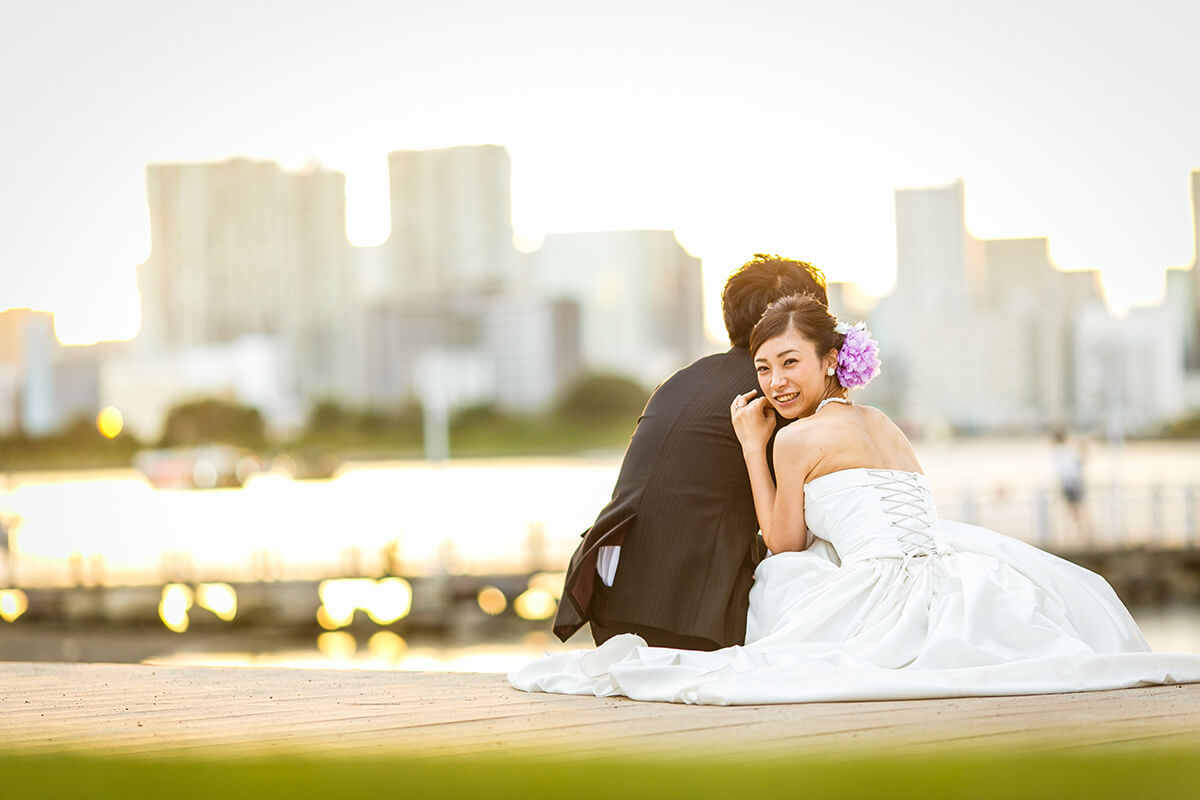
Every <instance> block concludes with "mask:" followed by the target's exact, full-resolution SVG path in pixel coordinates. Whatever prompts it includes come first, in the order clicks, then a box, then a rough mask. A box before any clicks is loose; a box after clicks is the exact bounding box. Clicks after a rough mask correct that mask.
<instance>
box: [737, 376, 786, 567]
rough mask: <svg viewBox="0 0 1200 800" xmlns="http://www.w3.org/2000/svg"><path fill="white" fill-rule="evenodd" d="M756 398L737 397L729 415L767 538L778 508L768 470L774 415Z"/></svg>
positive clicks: (744, 395) (765, 402) (760, 524)
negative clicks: (776, 507) (768, 453)
mask: <svg viewBox="0 0 1200 800" xmlns="http://www.w3.org/2000/svg"><path fill="white" fill-rule="evenodd" d="M756 394H758V392H757V391H753V392H746V393H745V394H741V395H738V396H737V397H735V398H734V399H733V404H732V405H731V406H730V407H729V415H730V419H731V420H732V421H733V432H734V433H736V434H737V438H738V441H739V442H741V444H742V457H743V458H744V459H745V460H746V472H747V473H748V474H749V476H750V490H751V491H752V492H753V494H754V514H755V516H757V517H758V527H759V530H761V531H762V532H763V535H764V537H765V536H766V533H767V531H768V530H769V529H770V527H771V514H772V509H773V507H774V504H775V482H774V481H773V480H772V479H771V471H770V470H769V469H768V468H767V442H768V441H770V439H771V432H772V431H774V430H775V411H774V409H772V408H771V406H770V405H768V404H767V399H766V398H765V397H758V398H756V399H754V400H751V399H750V398H751V397H754V395H756ZM769 546H770V545H769V544H768V547H769Z"/></svg>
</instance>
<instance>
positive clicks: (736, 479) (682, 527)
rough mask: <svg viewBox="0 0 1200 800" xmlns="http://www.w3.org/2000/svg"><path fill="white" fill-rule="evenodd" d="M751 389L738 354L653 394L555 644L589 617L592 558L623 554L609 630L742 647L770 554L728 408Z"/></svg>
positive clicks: (573, 580)
mask: <svg viewBox="0 0 1200 800" xmlns="http://www.w3.org/2000/svg"><path fill="white" fill-rule="evenodd" d="M756 388H758V385H757V381H756V378H755V374H754V365H753V362H752V360H751V358H750V353H749V351H747V350H746V349H745V348H741V347H734V348H732V349H730V350H729V351H728V352H725V353H720V354H716V355H711V356H707V357H705V358H702V359H700V360H699V361H696V362H695V363H693V364H691V365H689V366H687V367H684V368H683V369H681V370H680V371H679V372H676V373H675V374H674V375H672V376H671V377H670V378H669V379H667V381H666V382H665V383H663V384H662V385H661V386H659V387H658V389H656V390H655V392H654V394H653V395H651V397H650V400H649V401H648V402H647V403H646V408H645V410H644V411H643V412H642V416H641V418H640V419H639V420H638V424H637V428H636V430H635V431H634V433H633V437H632V438H631V439H630V441H629V447H628V449H627V450H626V451H625V458H624V461H623V462H622V464H621V472H620V475H619V476H618V478H617V485H616V488H615V489H614V490H613V496H612V500H611V502H609V504H608V505H607V506H606V507H605V508H604V510H603V511H601V512H600V515H599V516H598V517H597V518H596V521H595V522H594V523H593V524H592V527H591V528H589V529H588V530H587V531H585V532H584V534H583V541H582V542H581V543H580V545H579V548H578V549H577V550H576V551H575V555H574V556H573V557H572V558H571V564H570V566H569V568H568V570H567V575H566V581H565V584H564V587H563V598H562V602H561V603H560V604H559V609H558V614H557V616H556V617H555V620H554V632H555V633H556V634H557V635H558V637H559V638H560V639H563V640H566V639H567V637H569V636H570V635H571V634H573V633H574V632H575V631H577V630H579V628H580V627H581V626H582V625H583V623H584V622H585V621H587V620H588V618H589V605H590V603H591V599H592V594H593V591H594V587H595V585H596V581H598V580H599V579H600V578H599V576H598V575H597V574H596V556H597V551H598V548H600V547H602V546H604V545H613V544H619V545H620V546H621V559H620V563H619V566H618V568H617V574H616V578H615V580H614V581H613V586H612V588H611V589H609V591H608V593H607V598H606V607H605V610H604V617H605V621H620V622H623V623H627V624H630V625H632V626H634V629H636V626H637V625H645V626H650V627H653V628H657V629H659V630H664V631H670V632H672V633H675V634H679V635H681V636H692V637H699V638H703V639H708V640H710V641H713V642H716V643H718V644H720V645H721V646H728V645H733V644H741V643H742V642H743V640H744V639H745V636H746V611H747V608H748V607H749V593H750V585H751V583H752V582H753V579H754V567H755V566H756V565H757V564H758V562H759V561H760V560H762V558H763V556H764V555H765V554H766V551H765V548H764V547H763V545H762V539H761V537H760V536H758V535H757V534H758V520H757V518H756V517H755V514H754V498H753V496H752V495H751V493H750V479H749V477H748V476H747V473H746V465H745V461H744V459H743V457H742V448H741V445H740V444H739V443H738V440H737V436H735V435H734V432H733V425H732V424H731V423H730V421H729V406H730V404H731V403H732V402H733V398H734V395H737V394H740V393H743V392H748V391H750V390H751V389H756Z"/></svg>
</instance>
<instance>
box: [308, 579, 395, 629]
mask: <svg viewBox="0 0 1200 800" xmlns="http://www.w3.org/2000/svg"><path fill="white" fill-rule="evenodd" d="M317 594H318V595H319V596H320V598H321V606H320V608H318V609H317V623H318V624H319V625H320V626H321V627H322V628H325V629H326V630H329V631H332V630H337V629H338V628H344V627H346V626H348V625H349V624H350V623H352V622H353V621H354V612H355V611H358V610H359V609H361V610H363V611H365V612H366V613H367V616H368V617H370V618H371V621H372V622H374V623H375V624H377V625H390V624H392V623H393V622H395V621H397V620H399V619H403V618H404V617H406V616H408V612H409V611H411V610H412V585H411V584H410V583H409V582H408V581H406V580H404V579H403V578H381V579H379V580H377V581H376V580H372V579H371V578H332V579H330V580H324V581H321V583H320V585H319V586H318V587H317Z"/></svg>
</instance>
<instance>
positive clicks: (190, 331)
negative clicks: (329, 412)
mask: <svg viewBox="0 0 1200 800" xmlns="http://www.w3.org/2000/svg"><path fill="white" fill-rule="evenodd" d="M146 179H147V198H148V201H149V206H150V231H151V253H150V257H149V258H148V259H147V261H146V262H145V263H144V264H143V265H142V266H141V269H140V270H139V276H138V279H139V288H140V291H141V295H142V320H143V322H142V333H141V335H140V336H139V339H140V340H141V341H142V343H143V344H144V345H145V346H146V347H147V348H149V349H150V350H151V351H163V350H175V349H181V348H197V347H206V346H211V345H224V344H228V343H231V342H234V341H236V340H237V339H239V338H242V337H246V336H267V337H272V338H276V337H277V338H279V340H280V341H281V343H282V345H283V346H284V348H285V350H286V351H287V354H288V357H290V358H292V359H294V362H295V367H296V368H295V376H296V381H297V385H296V386H294V387H292V388H293V390H294V391H296V392H298V393H299V394H300V395H301V396H303V397H338V396H342V395H344V394H345V393H346V391H347V387H348V386H350V385H351V384H352V383H353V377H354V376H352V375H350V374H348V366H347V364H346V362H345V360H344V359H343V358H342V353H343V352H344V351H345V350H346V349H347V347H348V345H347V342H346V341H345V337H347V336H350V335H352V332H353V326H352V325H351V324H350V320H351V319H352V316H353V315H352V314H351V303H352V297H353V292H354V291H355V275H354V272H353V270H352V268H351V260H350V247H349V243H348V242H347V240H346V234H345V218H346V214H345V208H346V205H345V203H346V200H345V177H344V176H343V175H342V174H341V173H338V172H332V171H328V170H324V169H320V168H317V167H311V168H306V169H304V170H302V171H300V172H287V171H284V170H283V169H282V168H281V167H280V166H279V165H278V164H275V163H273V162H260V161H249V160H245V159H235V160H232V161H226V162H222V163H216V164H160V165H151V166H149V167H148V168H147V170H146Z"/></svg>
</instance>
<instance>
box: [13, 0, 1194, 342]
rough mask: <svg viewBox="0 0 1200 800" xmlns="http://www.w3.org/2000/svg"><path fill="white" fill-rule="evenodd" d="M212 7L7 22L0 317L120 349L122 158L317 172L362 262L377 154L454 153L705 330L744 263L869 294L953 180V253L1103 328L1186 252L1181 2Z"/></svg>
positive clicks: (135, 230) (376, 207) (129, 196)
mask: <svg viewBox="0 0 1200 800" xmlns="http://www.w3.org/2000/svg"><path fill="white" fill-rule="evenodd" d="M231 9H232V7H231V8H230V9H222V8H221V7H220V4H219V3H217V4H216V5H215V6H206V7H205V9H204V11H190V10H179V9H167V8H159V7H157V6H155V5H153V4H145V3H125V4H118V5H117V6H116V7H115V8H108V9H106V10H105V11H103V12H101V11H100V10H93V9H88V8H71V9H70V11H69V15H68V16H69V18H70V19H71V20H72V21H73V22H74V23H75V24H73V25H62V24H60V23H59V22H58V21H56V20H59V19H60V17H61V14H60V12H61V9H56V7H55V6H54V4H49V5H46V6H42V5H39V6H37V7H30V8H20V9H15V10H14V11H13V14H12V17H13V23H14V24H13V25H11V26H8V27H7V28H6V31H5V32H4V33H0V42H2V43H3V45H4V46H3V47H0V66H3V67H4V69H2V70H0V87H2V88H3V89H4V90H5V92H6V96H10V97H11V98H13V101H12V104H11V105H10V111H11V113H12V114H13V115H14V119H16V120H19V121H20V122H22V123H23V124H21V125H15V126H12V127H11V128H10V129H9V130H8V131H7V132H6V144H7V145H8V146H7V147H6V148H5V149H4V150H3V151H2V152H0V167H3V168H4V170H5V174H6V175H7V176H8V180H6V182H5V184H4V186H0V212H3V213H4V214H5V217H6V219H7V220H8V221H9V224H10V226H11V230H12V233H11V234H10V235H9V236H6V237H5V240H4V241H3V242H2V243H0V286H3V287H4V290H3V294H0V308H7V307H17V306H32V307H37V308H43V309H46V310H50V311H54V312H56V319H57V320H58V321H59V334H60V336H62V337H63V338H64V339H65V340H67V341H78V342H83V341H87V340H89V339H90V338H109V337H112V338H120V337H123V336H131V335H133V333H134V332H135V330H136V328H135V326H136V322H137V316H136V315H137V306H138V299H137V295H136V290H135V284H136V268H137V265H138V264H139V263H141V262H142V261H144V260H145V258H146V256H147V255H148V250H149V236H148V220H147V219H146V197H145V186H144V177H143V174H144V166H145V165H146V164H148V163H163V162H171V163H178V162H211V161H219V160H225V159H227V158H229V157H231V156H245V157H251V158H265V159H270V160H276V161H279V162H280V163H282V164H283V165H284V166H287V167H292V168H294V167H296V166H297V165H299V164H302V163H304V162H305V161H306V160H308V159H310V158H312V157H314V156H315V157H316V158H318V159H319V160H320V161H321V162H322V163H324V164H325V165H326V166H327V167H328V168H330V169H334V170H338V171H341V172H344V174H346V176H347V234H348V237H349V239H350V241H351V242H352V243H353V244H358V245H369V244H376V243H378V242H379V241H381V240H383V239H385V238H386V236H387V234H388V227H387V216H388V213H389V209H388V207H387V180H386V174H387V170H386V159H387V154H388V153H390V152H393V151H396V150H402V149H421V148H430V147H441V146H450V145H458V144H467V143H477V142H493V143H497V144H501V145H504V146H506V147H507V148H509V150H510V151H511V152H512V154H513V170H512V181H513V201H512V202H513V207H512V208H513V222H514V228H515V231H516V234H517V237H518V239H519V240H521V241H522V242H527V243H530V244H533V243H536V242H537V241H538V240H540V238H541V237H542V236H544V235H546V234H552V233H558V232H567V231H570V232H577V231H587V230H616V229H647V228H655V229H669V230H674V231H676V232H677V233H678V237H679V240H680V241H681V243H683V245H684V246H685V247H686V248H687V249H688V250H689V251H690V252H691V253H692V254H693V255H696V256H698V257H700V258H702V259H703V261H704V265H705V315H706V321H707V323H708V328H709V330H710V332H711V333H714V334H716V335H719V333H720V326H719V323H718V324H715V325H714V321H717V320H719V316H718V315H716V314H714V309H715V308H716V304H717V303H718V302H719V299H718V294H719V286H720V284H721V283H722V282H723V280H724V277H725V276H726V275H727V274H728V272H729V271H731V270H732V269H734V268H736V266H737V265H739V264H740V263H741V262H742V261H744V260H745V259H746V258H748V257H749V255H750V254H751V253H753V252H755V251H777V252H781V253H783V254H785V255H791V256H794V257H801V258H807V259H809V260H812V261H813V262H815V263H818V264H820V265H822V266H823V267H825V269H826V271H827V273H828V274H829V277H830V278H831V279H832V280H843V281H845V280H853V281H858V282H860V283H863V284H864V286H865V288H866V289H867V290H868V291H871V292H872V293H875V294H882V293H883V292H885V291H886V290H887V289H888V288H890V284H891V282H892V280H893V279H894V275H895V269H896V258H895V242H894V237H895V229H894V224H893V210H892V192H893V190H894V189H897V188H903V187H914V186H929V185H939V184H945V183H947V182H949V181H951V180H953V179H954V178H956V177H960V176H961V177H962V178H963V179H964V180H965V181H966V183H967V184H968V185H969V186H970V187H971V192H970V200H969V202H968V206H967V209H966V218H967V224H968V227H969V229H970V230H971V231H972V233H974V234H975V235H977V236H980V237H984V238H1010V237H1018V236H1045V237H1048V238H1049V241H1050V247H1051V257H1052V260H1053V261H1054V262H1055V263H1056V265H1057V266H1058V267H1060V268H1065V269H1072V270H1073V269H1084V268H1097V269H1100V270H1101V271H1102V272H1103V275H1104V280H1105V288H1106V290H1107V294H1108V296H1109V301H1110V303H1111V304H1112V305H1113V306H1114V308H1116V309H1117V310H1118V311H1119V310H1122V309H1124V308H1126V307H1128V306H1130V305H1133V304H1141V303H1146V302H1152V301H1154V300H1155V299H1156V298H1158V297H1160V296H1161V294H1162V283H1163V275H1164V271H1165V270H1166V269H1167V268H1170V267H1186V266H1188V265H1189V264H1190V263H1192V261H1193V260H1194V258H1195V256H1194V253H1193V247H1192V242H1193V232H1192V229H1191V213H1190V211H1191V209H1190V198H1189V197H1188V180H1189V178H1188V175H1189V173H1190V171H1192V170H1194V169H1196V168H1198V167H1200V143H1197V142H1196V141H1195V140H1194V136H1190V135H1189V132H1192V131H1194V130H1196V128H1197V123H1200V109H1197V108H1195V107H1194V104H1189V103H1186V102H1183V101H1184V100H1185V99H1186V98H1187V97H1188V96H1189V86H1188V74H1189V73H1188V69H1189V63H1188V59H1189V53H1190V51H1191V49H1192V47H1193V44H1192V39H1193V35H1192V31H1194V30H1196V29H1197V28H1196V24H1195V23H1196V22H1198V21H1200V10H1198V9H1196V8H1194V7H1185V6H1184V5H1183V4H1170V3H1151V4H1149V5H1147V4H1138V5H1136V6H1135V5H1133V4H1116V5H1115V6H1111V7H1110V6H1106V7H1105V8H1104V9H1091V10H1089V12H1088V14H1087V15H1086V16H1081V15H1080V14H1079V13H1078V12H1077V10H1075V8H1074V7H1073V6H1070V5H1069V4H1065V3H1050V4H1045V3H1039V4H1023V3H1018V4H1015V5H1013V6H1011V7H1006V8H1005V11H1004V14H1003V16H996V15H995V12H994V11H993V12H991V14H992V16H987V15H984V14H982V13H980V12H979V10H978V9H972V8H966V7H964V5H963V4H945V3H937V2H923V3H913V4H906V5H905V7H904V8H902V9H901V8H891V7H890V6H889V5H888V4H882V3H876V4H856V6H855V7H854V8H845V9H842V8H827V7H824V6H819V5H817V4H809V3H798V4H794V5H792V6H790V7H789V8H787V9H784V10H782V11H781V10H780V9H779V8H778V4H769V3H749V4H746V5H745V6H743V7H739V9H738V10H737V11H736V12H735V11H733V10H730V9H725V8H722V7H717V6H711V7H710V6H695V5H694V4H692V5H690V6H689V7H688V8H687V9H686V10H685V9H684V8H683V7H682V6H673V5H671V4H656V5H652V6H649V7H643V6H640V5H639V6H637V8H636V10H635V8H634V7H633V6H632V5H622V4H616V5H615V6H612V7H611V8H606V12H605V14H604V15H603V16H597V17H592V18H588V19H586V20H581V19H580V18H579V16H578V15H579V13H580V12H579V11H578V10H569V9H562V8H560V7H557V6H555V5H553V4H547V3H523V4H518V5H516V6H506V7H505V8H503V9H501V8H492V7H489V6H486V5H479V4H464V3H451V4H447V5H446V6H445V7H439V8H438V9H422V10H417V7H416V6H413V5H410V4H403V3H402V4H379V5H369V4H367V5H361V6H356V9H355V11H354V12H326V11H322V10H321V7H320V6H317V5H304V4H301V5H296V4H289V5H288V6H286V7H284V6H282V5H280V4H271V3H260V4H254V5H252V6H248V7H242V6H239V7H238V13H237V14H236V15H235V14H233V12H232V10H231ZM226 12H228V13H226ZM864 12H865V13H864ZM95 15H101V16H95ZM93 16H95V18H94V19H93ZM235 18H236V19H237V20H238V25H236V26H232V25H229V24H228V20H229V19H235ZM114 19H116V20H118V21H119V22H120V23H122V24H114V23H113V20H114ZM581 23H584V24H581ZM467 52H469V53H471V54H472V58H471V59H463V58H459V57H458V56H456V55H454V54H456V53H467ZM80 63H88V64H89V65H91V66H89V69H88V70H85V71H80V70H79V69H78V67H77V65H78V64H80ZM481 64H483V65H486V68H484V67H481V66H480V65H481Z"/></svg>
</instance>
